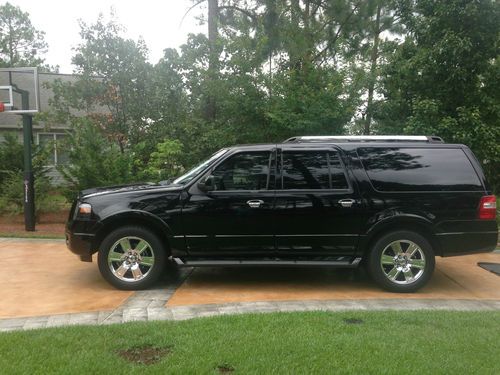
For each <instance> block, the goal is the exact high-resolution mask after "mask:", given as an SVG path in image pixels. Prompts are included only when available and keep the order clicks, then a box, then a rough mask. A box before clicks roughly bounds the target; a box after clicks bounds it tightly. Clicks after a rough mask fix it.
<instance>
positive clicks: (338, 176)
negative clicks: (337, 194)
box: [328, 152, 349, 189]
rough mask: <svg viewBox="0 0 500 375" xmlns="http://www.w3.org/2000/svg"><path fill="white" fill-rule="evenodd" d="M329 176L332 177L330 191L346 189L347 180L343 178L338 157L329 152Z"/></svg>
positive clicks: (334, 153) (347, 186) (342, 169)
mask: <svg viewBox="0 0 500 375" xmlns="http://www.w3.org/2000/svg"><path fill="white" fill-rule="evenodd" d="M328 158H329V162H330V174H331V176H332V189H348V188H349V185H348V184H347V179H346V178H345V173H344V167H343V166H342V162H341V161H340V157H339V155H338V154H337V153H336V152H329V153H328Z"/></svg>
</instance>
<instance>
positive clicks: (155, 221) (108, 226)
mask: <svg viewBox="0 0 500 375" xmlns="http://www.w3.org/2000/svg"><path fill="white" fill-rule="evenodd" d="M127 224H132V225H134V224H135V225H143V226H145V227H146V228H149V229H152V230H153V231H155V232H156V233H158V234H160V235H161V237H163V238H164V239H166V240H167V241H168V240H169V239H170V238H172V237H173V233H172V230H171V228H170V227H169V226H168V224H167V223H165V222H164V221H163V220H161V219H160V218H159V217H157V216H155V215H153V214H151V213H149V212H146V211H140V210H127V211H122V212H117V213H114V214H112V215H109V216H106V217H104V218H101V220H100V224H99V228H98V230H97V232H96V237H95V242H94V246H93V247H94V249H97V248H98V246H99V244H100V243H101V242H102V240H103V239H104V237H105V236H106V235H107V234H108V233H109V232H110V230H112V229H114V227H118V226H121V225H127Z"/></svg>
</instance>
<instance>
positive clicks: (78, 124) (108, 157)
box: [58, 118, 134, 200]
mask: <svg viewBox="0 0 500 375" xmlns="http://www.w3.org/2000/svg"><path fill="white" fill-rule="evenodd" d="M74 122H75V123H74V124H73V131H72V132H71V133H70V134H69V136H68V139H67V141H66V145H65V146H66V148H67V150H68V154H69V163H68V164H67V165H63V166H60V167H59V168H58V170H59V171H60V172H61V174H62V175H63V177H64V179H65V180H66V181H67V183H68V185H67V187H66V188H65V191H64V195H65V196H66V198H67V199H69V200H72V199H74V197H75V195H76V194H77V193H78V191H80V190H83V189H87V188H91V187H96V186H109V185H117V184H123V183H129V182H132V181H133V180H134V178H133V176H132V172H131V171H132V158H131V156H130V155H129V154H128V153H125V152H121V150H120V148H119V147H118V146H117V145H116V144H115V143H113V142H112V141H110V140H108V139H107V138H106V137H104V135H103V134H102V133H101V130H100V129H99V128H98V127H97V126H96V125H95V124H94V123H92V122H91V121H90V120H89V119H86V118H79V119H75V120H74Z"/></svg>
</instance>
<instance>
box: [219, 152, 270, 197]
mask: <svg viewBox="0 0 500 375" xmlns="http://www.w3.org/2000/svg"><path fill="white" fill-rule="evenodd" d="M269 154H270V153H269V152H249V153H240V154H236V155H234V156H231V157H230V158H229V159H227V160H225V161H224V162H222V164H221V165H219V166H218V167H217V168H216V169H215V170H214V171H213V172H212V176H214V177H215V187H216V190H264V189H266V188H267V180H268V175H269Z"/></svg>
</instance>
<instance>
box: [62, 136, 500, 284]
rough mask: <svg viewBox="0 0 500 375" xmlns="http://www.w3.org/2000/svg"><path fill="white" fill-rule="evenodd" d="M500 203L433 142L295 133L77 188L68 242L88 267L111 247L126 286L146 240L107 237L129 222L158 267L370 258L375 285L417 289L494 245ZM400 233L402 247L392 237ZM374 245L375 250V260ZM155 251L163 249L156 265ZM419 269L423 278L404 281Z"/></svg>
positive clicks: (106, 264) (473, 170)
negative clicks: (184, 165) (140, 180)
mask: <svg viewBox="0 0 500 375" xmlns="http://www.w3.org/2000/svg"><path fill="white" fill-rule="evenodd" d="M495 204H496V203H495V198H494V196H493V195H492V192H491V190H490V188H489V187H488V184H487V182H486V179H485V177H484V174H483V171H482V169H481V166H480V164H479V163H478V161H477V159H476V158H475V156H474V154H473V153H472V151H471V150H470V149H469V148H468V147H467V146H464V145H456V144H445V143H442V142H440V141H439V140H436V138H432V137H385V138H384V137H382V139H380V137H379V138H377V137H345V138H344V137H298V138H292V139H290V140H288V141H286V142H284V143H282V144H263V145H244V146H235V147H231V148H227V149H224V150H221V151H219V152H218V153H216V154H214V156H213V157H212V158H211V159H209V160H208V161H207V162H205V163H204V164H202V165H201V166H200V167H198V169H195V170H194V172H192V173H191V174H189V173H188V174H187V177H186V176H184V177H181V178H180V179H178V180H176V181H174V183H172V184H169V185H160V184H142V185H129V186H117V187H107V188H97V189H89V190H85V191H82V192H81V193H80V194H79V196H78V198H77V199H76V200H75V202H74V203H73V206H72V209H71V213H70V217H69V220H68V223H67V229H66V239H67V244H68V247H69V248H70V249H71V251H73V252H74V253H75V254H78V255H79V256H80V257H81V259H82V260H84V261H91V259H92V258H91V256H92V254H93V253H95V252H97V251H98V250H101V251H103V252H106V254H108V255H106V254H104V255H103V257H102V258H103V259H102V263H103V264H102V266H101V265H100V268H101V272H103V275H104V276H105V277H106V278H107V279H108V281H110V282H112V283H113V284H114V285H115V286H117V287H121V288H127V289H135V288H140V287H145V286H147V285H149V283H150V281H149V280H148V282H147V283H146V281H147V280H145V279H146V277H144V274H145V272H143V271H148V269H146V268H144V269H143V268H141V267H139V266H138V267H139V268H140V269H139V271H137V275H135V274H134V275H132V272H131V271H126V269H128V268H127V267H126V266H123V267H122V268H121V269H120V270H119V272H118V274H119V275H121V276H123V278H124V279H128V280H127V281H126V280H114V279H113V277H112V276H113V274H114V273H116V272H115V271H117V269H118V267H119V266H120V264H122V262H129V263H127V264H132V263H131V261H134V260H137V259H136V258H127V254H128V256H130V254H132V253H133V249H132V248H134V246H136V247H137V246H140V245H138V241H140V239H141V238H143V237H141V235H140V234H141V233H142V232H140V233H139V234H137V233H136V234H134V233H132V234H133V235H131V236H129V237H130V239H129V242H130V241H132V242H130V243H132V244H130V243H129V244H128V245H124V246H123V247H120V245H117V244H118V243H119V240H120V238H119V236H118V237H116V236H115V237H116V238H114V240H116V241H114V242H113V241H111V242H113V244H111V242H110V240H108V241H107V242H106V238H107V237H109V236H110V235H111V233H113V232H116V231H120V230H123V228H125V227H128V228H142V229H144V230H146V231H147V232H149V234H148V236H149V235H152V236H154V237H155V238H156V239H157V240H158V241H157V244H158V245H156V247H161V249H154V252H155V254H156V258H155V259H159V260H161V262H162V263H163V262H164V260H163V258H164V257H172V258H174V259H175V260H176V262H177V263H179V264H185V265H193V266H202V265H210V266H214V265H312V266H316V265H329V266H337V267H356V266H358V265H359V264H360V263H361V262H362V261H365V262H366V263H367V264H369V270H371V272H370V273H371V274H372V276H373V277H374V278H375V279H376V280H377V281H379V283H380V284H382V286H384V287H386V288H387V289H390V290H395V291H413V290H416V289H418V288H419V287H421V286H422V285H423V284H424V283H425V282H426V281H427V280H428V278H429V277H430V274H429V273H432V269H433V267H434V255H436V256H451V255H461V254H470V253H475V252H489V251H492V250H494V248H495V246H496V243H497V236H498V231H497V224H496V220H495V215H496V209H495V207H496V206H495ZM81 207H83V208H81ZM405 233H406V234H405ZM121 235H122V236H126V235H127V232H126V231H125V232H123V231H122V232H121ZM391 236H392V237H391ZM398 236H399V237H398ZM412 236H414V237H412ZM148 238H152V237H148ZM398 238H401V241H402V242H399V243H398V242H395V241H399V239H398ZM117 241H118V242H117ZM134 241H135V245H134ZM391 241H392V242H391ZM405 241H406V242H405ZM103 243H104V246H103ZM148 244H149V245H150V247H151V248H152V247H154V246H152V245H151V241H149V242H148ZM391 244H392V245H391ZM111 246H114V248H113V249H115V250H110V249H109V248H110V247H111ZM144 246H145V245H144ZM391 246H392V248H391ZM103 247H107V248H108V249H105V250H102V248H103ZM125 247H127V249H126V248H125ZM401 247H403V249H401ZM374 248H380V249H379V250H377V251H378V253H379V254H378V255H376V256H375V255H371V254H372V253H373V252H374ZM415 248H419V249H420V250H419V251H416V250H414V249H415ZM148 249H149V248H148ZM127 250H130V251H129V252H127ZM109 251H111V252H112V253H113V254H114V257H115V258H112V256H111V255H109V254H110V253H108V252H109ZM148 251H149V250H148ZM412 251H416V252H415V254H413V255H412V254H411V252H412ZM375 252H376V251H375ZM159 253H164V254H162V255H161V256H160V258H158V254H159ZM122 254H123V255H122ZM134 254H135V253H134ZM134 254H132V255H134ZM151 254H153V250H152V249H151ZM419 254H420V255H419ZM135 255H137V256H139V254H138V253H137V254H135ZM411 256H413V258H414V259H413V260H414V261H415V262H414V263H415V267H414V268H412V267H413V266H412V264H411V259H410V258H411ZM370 257H375V258H374V259H371V258H370ZM384 257H385V258H384ZM390 257H392V258H393V264H390V263H389V262H390V261H391V260H390V259H389V258H390ZM424 258H425V259H426V260H425V261H424ZM431 258H432V259H431ZM113 259H116V260H113ZM382 259H386V263H387V264H386V265H384V263H383V262H384V261H383V260H382ZM405 261H406V263H405ZM113 262H115V263H113ZM117 262H118V263H117ZM377 262H381V263H380V264H378V263H377ZM424 263H425V267H429V269H428V270H427V269H426V271H427V273H426V275H425V277H420V276H419V278H420V280H414V281H413V282H406V283H405V282H404V278H407V279H409V280H413V279H414V278H416V275H417V274H419V271H418V270H419V268H418V267H424V266H423V264H424ZM125 264H126V263H123V265H125ZM393 267H394V268H393ZM395 268H398V269H399V273H398V276H396V278H395V279H394V280H392V281H393V282H392V283H390V282H389V283H388V282H387V280H385V283H384V280H383V279H384V278H383V276H384V275H385V276H387V274H389V276H387V277H388V278H389V279H390V276H391V277H392V276H394V274H395V273H396V272H397V270H394V269H395ZM141 269H142V271H141ZM380 269H382V273H381V272H380ZM391 270H392V271H391ZM405 270H406V272H404V271H405ZM423 270H424V268H422V272H420V274H421V275H423V274H424V272H423ZM110 272H111V273H110ZM159 272H160V271H158V273H159ZM391 272H392V273H391ZM106 273H108V275H106ZM122 273H123V275H122ZM380 273H381V274H380ZM155 274H156V272H155ZM124 275H128V276H127V277H125V276H124ZM140 275H143V276H140ZM115 276H116V275H115ZM150 276H151V279H153V277H152V275H151V274H150ZM137 277H139V279H137ZM155 277H156V276H155ZM115 281H116V282H115ZM417 281H418V282H417ZM151 282H152V281H151Z"/></svg>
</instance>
